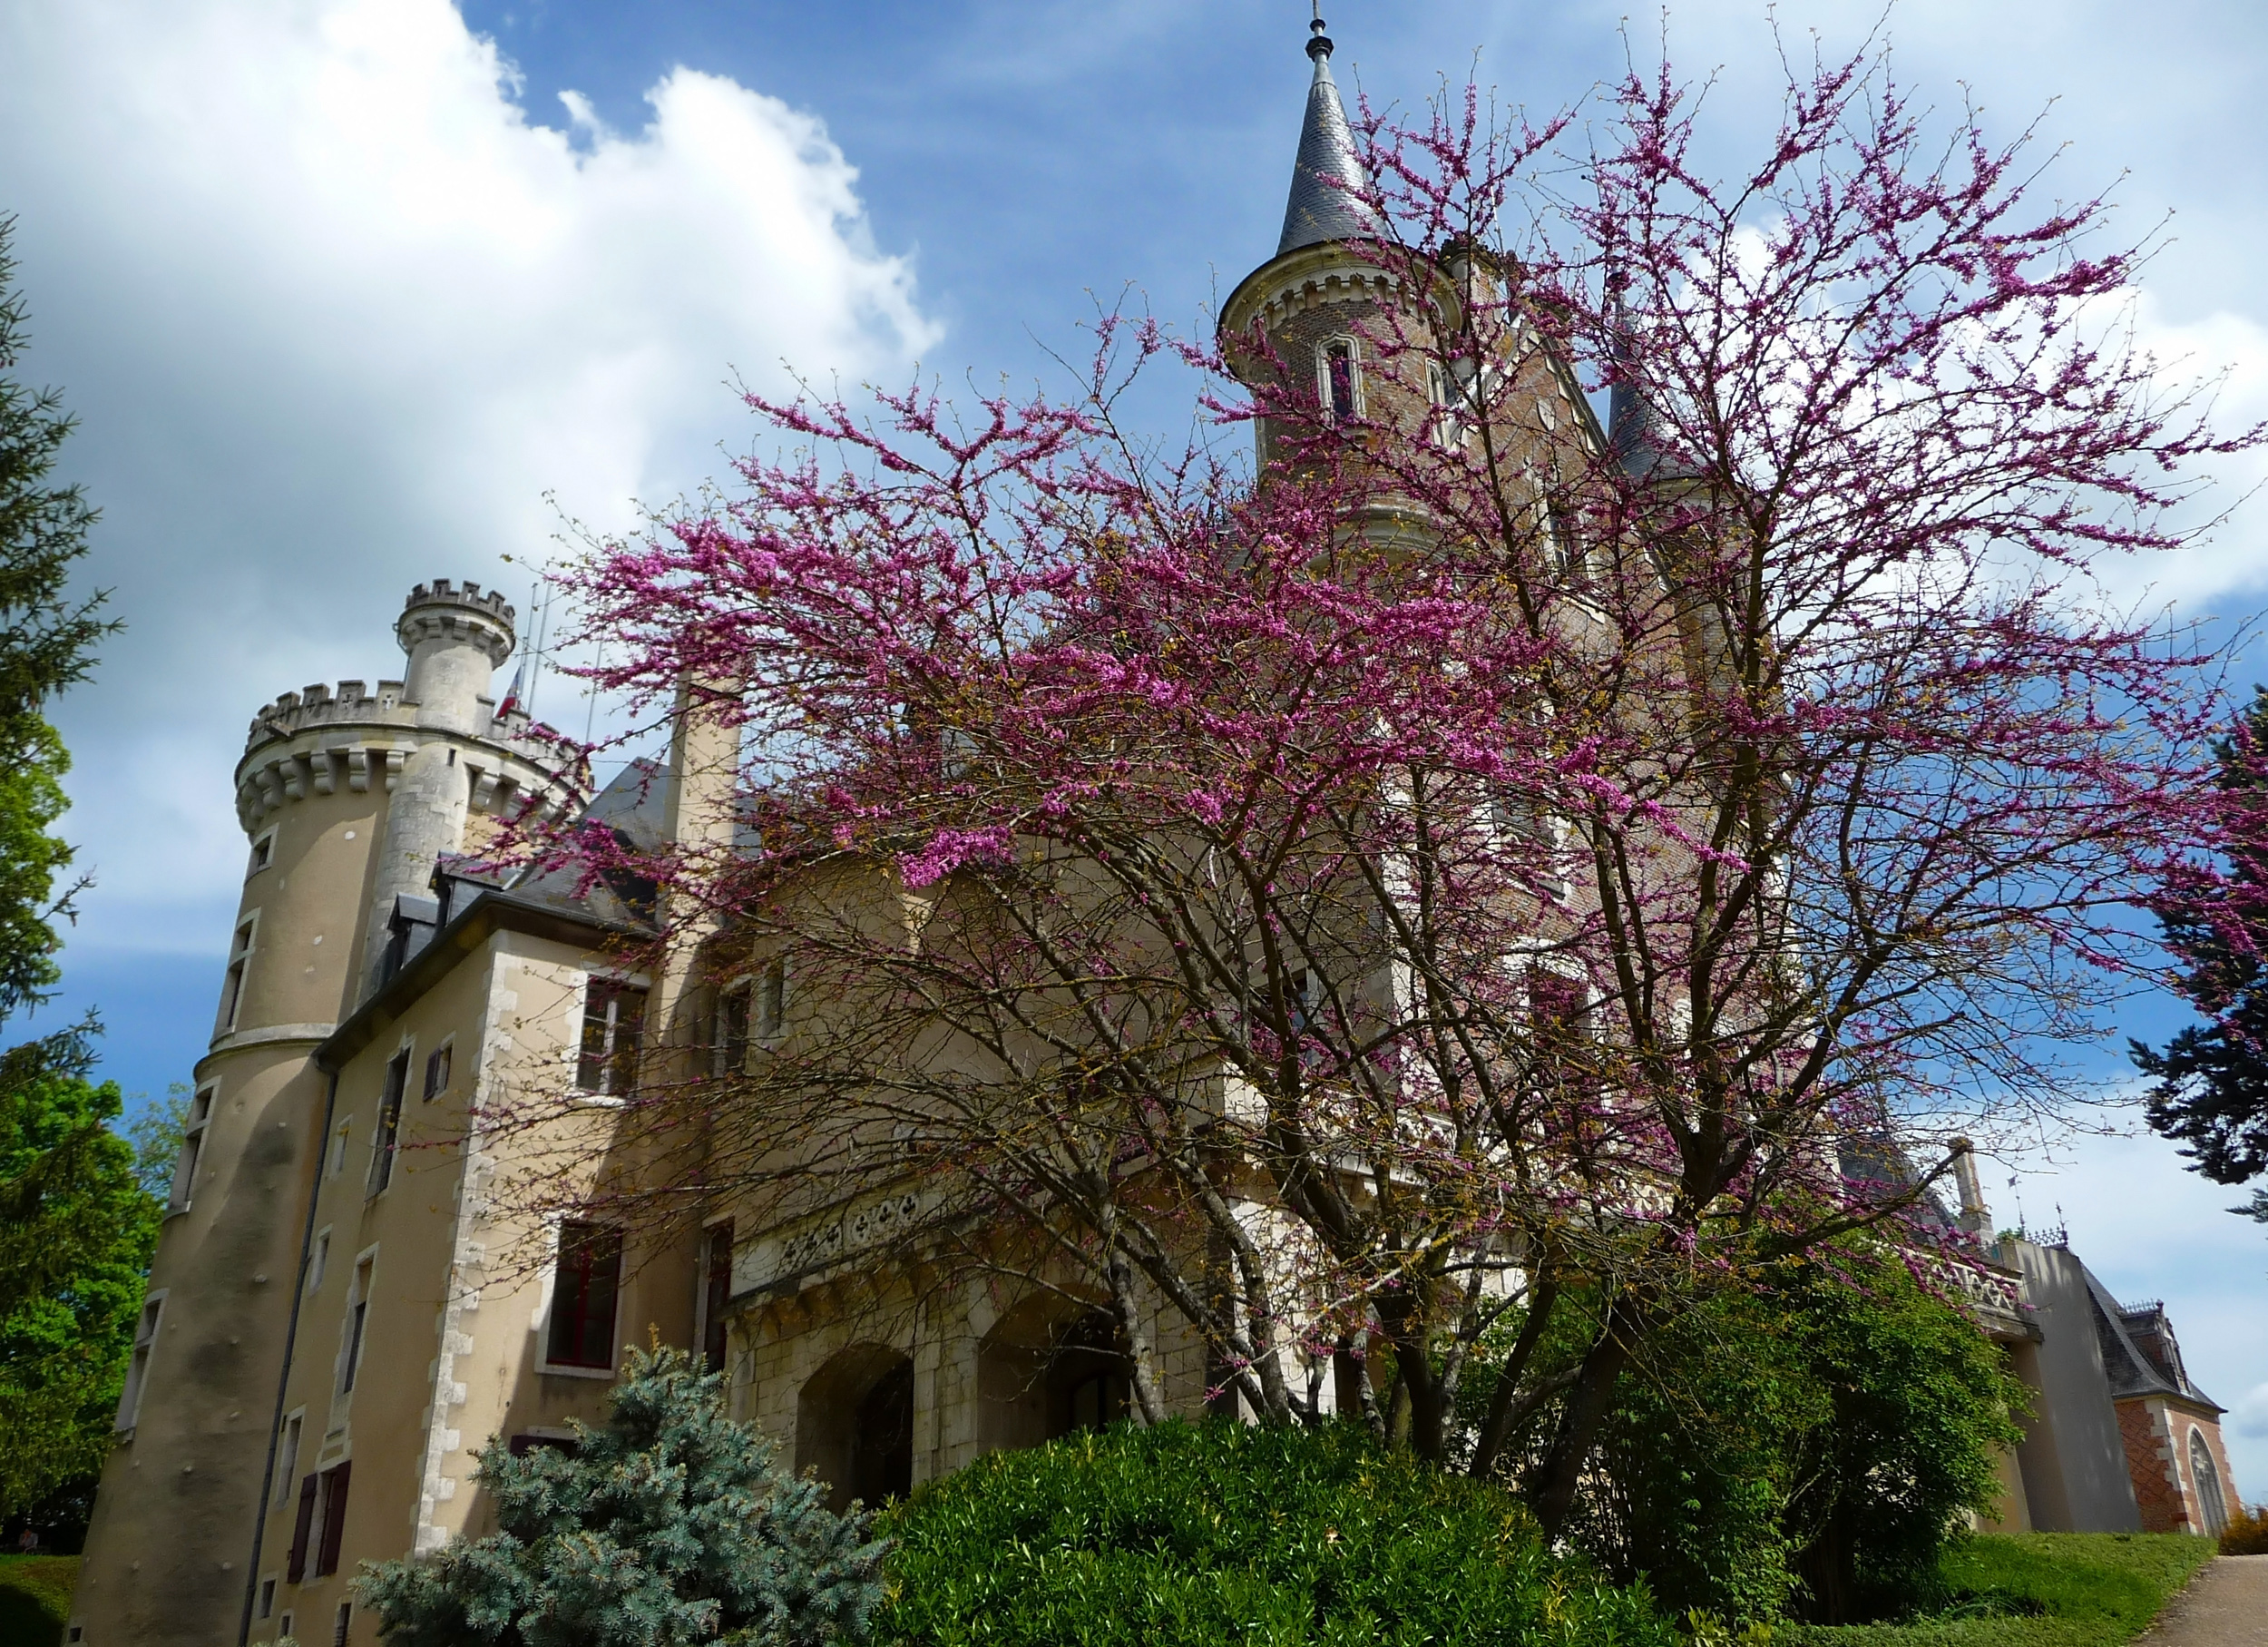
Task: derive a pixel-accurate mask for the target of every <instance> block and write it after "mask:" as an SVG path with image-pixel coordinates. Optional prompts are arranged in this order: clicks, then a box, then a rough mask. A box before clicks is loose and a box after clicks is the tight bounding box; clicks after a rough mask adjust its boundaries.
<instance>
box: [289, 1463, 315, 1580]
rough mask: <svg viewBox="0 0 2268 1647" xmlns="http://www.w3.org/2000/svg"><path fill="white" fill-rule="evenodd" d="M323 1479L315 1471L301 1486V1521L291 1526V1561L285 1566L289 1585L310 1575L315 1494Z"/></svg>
mask: <svg viewBox="0 0 2268 1647" xmlns="http://www.w3.org/2000/svg"><path fill="white" fill-rule="evenodd" d="M320 1480H321V1478H320V1477H319V1476H318V1475H316V1474H315V1472H314V1471H312V1470H310V1471H308V1475H307V1479H306V1480H304V1481H302V1482H300V1484H299V1519H298V1520H297V1521H295V1522H293V1523H292V1524H291V1559H290V1560H289V1561H288V1563H286V1564H285V1566H284V1578H285V1581H286V1582H287V1583H294V1584H296V1583H298V1582H299V1581H300V1580H301V1579H303V1578H305V1577H307V1575H308V1534H309V1533H310V1532H311V1531H313V1530H314V1527H315V1492H316V1487H317V1485H318V1483H319V1481H320Z"/></svg>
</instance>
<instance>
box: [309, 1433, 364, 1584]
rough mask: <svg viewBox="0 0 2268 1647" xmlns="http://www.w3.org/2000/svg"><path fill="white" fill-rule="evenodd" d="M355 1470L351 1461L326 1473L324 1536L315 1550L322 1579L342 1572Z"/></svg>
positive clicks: (333, 1467) (316, 1565)
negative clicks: (340, 1563)
mask: <svg viewBox="0 0 2268 1647" xmlns="http://www.w3.org/2000/svg"><path fill="white" fill-rule="evenodd" d="M353 1467H354V1466H353V1462H352V1460H349V1461H348V1462H347V1463H345V1464H335V1465H333V1466H331V1467H330V1468H329V1469H327V1470H325V1471H324V1472H323V1537H322V1540H321V1542H320V1543H318V1544H317V1545H316V1547H315V1576H316V1577H318V1578H328V1577H329V1576H330V1575H331V1574H332V1573H336V1572H337V1571H338V1546H339V1544H340V1542H341V1541H342V1540H343V1539H344V1537H345V1535H346V1532H347V1472H348V1471H349V1470H350V1469H352V1468H353ZM341 1611H342V1616H343V1612H344V1610H343V1609H342V1610H341Z"/></svg>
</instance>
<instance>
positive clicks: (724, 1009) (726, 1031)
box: [717, 985, 748, 1075]
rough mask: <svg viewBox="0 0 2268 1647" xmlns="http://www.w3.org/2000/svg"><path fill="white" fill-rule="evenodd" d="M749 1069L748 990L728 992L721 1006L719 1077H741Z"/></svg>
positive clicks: (718, 1045) (718, 1036)
mask: <svg viewBox="0 0 2268 1647" xmlns="http://www.w3.org/2000/svg"><path fill="white" fill-rule="evenodd" d="M747 1068H748V988H747V986H746V985H742V986H741V987H740V988H738V989H731V990H727V991H726V992H725V994H724V995H722V996H721V997H719V1000H718V1002H717V1073H719V1074H720V1075H738V1074H739V1073H741V1072H742V1071H744V1070H746V1069H747Z"/></svg>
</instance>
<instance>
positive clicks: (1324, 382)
mask: <svg viewBox="0 0 2268 1647" xmlns="http://www.w3.org/2000/svg"><path fill="white" fill-rule="evenodd" d="M1315 365H1316V379H1317V380H1316V383H1315V393H1316V395H1317V397H1319V398H1320V399H1321V400H1322V402H1323V407H1324V410H1325V412H1327V413H1328V414H1329V415H1330V417H1331V421H1332V422H1334V423H1337V422H1339V421H1340V420H1341V419H1343V418H1350V417H1361V416H1362V415H1363V358H1362V350H1361V348H1359V347H1358V346H1357V344H1356V343H1355V340H1354V338H1330V339H1328V340H1327V341H1325V344H1324V346H1323V352H1322V355H1321V357H1320V358H1318V359H1317V361H1316V363H1315Z"/></svg>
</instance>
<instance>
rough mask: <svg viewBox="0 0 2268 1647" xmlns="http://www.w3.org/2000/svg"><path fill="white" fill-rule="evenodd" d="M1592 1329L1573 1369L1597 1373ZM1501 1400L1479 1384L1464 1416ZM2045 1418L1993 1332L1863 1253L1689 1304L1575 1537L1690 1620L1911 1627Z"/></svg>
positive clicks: (1647, 1368)
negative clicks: (2002, 1458) (2006, 1454)
mask: <svg viewBox="0 0 2268 1647" xmlns="http://www.w3.org/2000/svg"><path fill="white" fill-rule="evenodd" d="M1588 1326H1589V1323H1588V1322H1587V1321H1583V1320H1580V1319H1578V1321H1577V1329H1576V1330H1573V1331H1571V1332H1569V1333H1568V1334H1567V1335H1566V1336H1567V1338H1568V1340H1569V1341H1568V1343H1567V1344H1566V1345H1565V1346H1564V1347H1561V1346H1559V1345H1556V1344H1555V1345H1553V1346H1552V1347H1551V1348H1552V1350H1553V1353H1555V1354H1558V1355H1559V1356H1561V1357H1562V1358H1571V1357H1572V1356H1573V1355H1575V1354H1579V1353H1580V1348H1581V1346H1582V1344H1583V1343H1584V1342H1585V1341H1586V1340H1587V1337H1588V1333H1587V1332H1586V1331H1585V1330H1582V1329H1583V1328H1588ZM1516 1328H1517V1324H1516V1323H1513V1324H1511V1325H1510V1327H1509V1328H1508V1329H1507V1330H1516ZM1489 1387H1490V1371H1489V1369H1488V1368H1486V1367H1485V1366H1483V1367H1476V1368H1473V1369H1472V1370H1471V1372H1469V1373H1468V1375H1467V1378H1466V1385H1465V1387H1461V1388H1460V1390H1459V1392H1458V1400H1459V1405H1460V1407H1461V1410H1464V1411H1466V1412H1468V1413H1470V1412H1473V1411H1477V1409H1478V1407H1479V1406H1480V1405H1482V1404H1484V1403H1485V1401H1486V1399H1487V1394H1488V1390H1489ZM2026 1398H2027V1397H2026V1393H2025V1390H2024V1388H2023V1386H2022V1385H2021V1384H2019V1382H2018V1381H2017V1380H2016V1379H2015V1378H2014V1377H2011V1376H2010V1375H2009V1372H2008V1370H2007V1369H2006V1368H2005V1367H2003V1366H2002V1364H2001V1362H2000V1359H1999V1354H1998V1352H1997V1351H1996V1350H1995V1349H1994V1348H1993V1347H1992V1345H1991V1343H1990V1342H1989V1340H1988V1339H1987V1338H1985V1336H1984V1335H1983V1334H1982V1333H1980V1332H1979V1331H1978V1330H1977V1328H1976V1327H1975V1326H1974V1325H1973V1324H1972V1323H1970V1321H1968V1320H1966V1319H1963V1317H1962V1316H1961V1315H1960V1313H1959V1312H1958V1311H1957V1310H1956V1309H1953V1308H1952V1307H1951V1306H1950V1305H1949V1304H1947V1303H1945V1302H1944V1301H1943V1300H1941V1299H1938V1298H1935V1297H1933V1296H1932V1295H1931V1294H1930V1293H1929V1292H1928V1291H1926V1290H1924V1289H1922V1288H1921V1286H1920V1285H1919V1284H1918V1283H1917V1282H1916V1281H1915V1280H1914V1279H1913V1278H1912V1276H1911V1274H1909V1273H1908V1271H1907V1270H1906V1269H1905V1267H1904V1265H1903V1264H1902V1263H1901V1262H1900V1261H1899V1260H1897V1259H1895V1258H1894V1257H1891V1256H1888V1255H1886V1254H1885V1253H1883V1252H1882V1250H1881V1249H1880V1248H1879V1247H1876V1246H1874V1245H1872V1244H1871V1243H1867V1242H1863V1241H1857V1240H1854V1241H1851V1242H1847V1243H1844V1244H1843V1246H1842V1247H1841V1248H1839V1249H1837V1250H1832V1251H1828V1252H1825V1253H1823V1254H1822V1255H1820V1257H1819V1259H1818V1260H1813V1261H1805V1262H1800V1263H1792V1264H1788V1265H1785V1266H1783V1267H1781V1268H1779V1269H1778V1270H1776V1272H1775V1271H1767V1272H1765V1274H1764V1275H1762V1276H1761V1277H1756V1278H1753V1279H1751V1280H1750V1281H1748V1282H1746V1283H1745V1284H1743V1285H1740V1286H1736V1287H1726V1288H1723V1289H1715V1290H1700V1291H1696V1294H1695V1295H1694V1296H1693V1297H1691V1298H1690V1299H1687V1300H1686V1303H1685V1306H1684V1309H1683V1310H1682V1312H1681V1313H1680V1314H1679V1315H1678V1316H1677V1319H1675V1320H1673V1321H1671V1322H1669V1323H1668V1324H1667V1325H1666V1326H1665V1327H1664V1328H1663V1329H1662V1330H1661V1331H1660V1332H1658V1333H1657V1335H1655V1337H1654V1338H1653V1340H1652V1342H1651V1343H1650V1344H1649V1345H1648V1346H1647V1353H1646V1355H1645V1356H1644V1358H1642V1359H1641V1360H1640V1361H1639V1362H1638V1363H1637V1365H1636V1366H1634V1367H1633V1368H1631V1369H1630V1370H1629V1371H1628V1372H1627V1373H1626V1374H1625V1375H1624V1377H1623V1379H1622V1381H1621V1383H1620V1385H1619V1386H1618V1388H1617V1391H1616V1397H1615V1403H1616V1405H1615V1412H1614V1417H1613V1418H1612V1420H1611V1421H1610V1422H1609V1423H1608V1426H1607V1427H1606V1430H1605V1432H1604V1434H1603V1435H1602V1436H1601V1437H1600V1440H1599V1446H1598V1455H1597V1456H1596V1459H1595V1461H1594V1468H1593V1470H1592V1472H1591V1475H1590V1479H1589V1483H1588V1484H1587V1487H1586V1491H1585V1494H1584V1496H1583V1498H1582V1500H1581V1502H1579V1505H1577V1508H1576V1513H1575V1516H1574V1519H1573V1521H1572V1522H1571V1523H1570V1524H1569V1534H1571V1536H1573V1537H1574V1538H1575V1539H1576V1540H1577V1542H1578V1543H1579V1544H1581V1545H1582V1547H1583V1548H1584V1549H1586V1550H1587V1551H1589V1553H1590V1554H1592V1555H1593V1557H1594V1558H1595V1559H1596V1560H1597V1561H1598V1563H1599V1564H1600V1565H1601V1566H1602V1567H1603V1568H1604V1569H1605V1571H1606V1572H1607V1573H1608V1575H1609V1576H1610V1577H1613V1578H1616V1579H1620V1580H1626V1581H1628V1580H1633V1579H1636V1578H1637V1577H1640V1576H1643V1577H1645V1579H1646V1580H1647V1583H1648V1584H1649V1585H1650V1587H1651V1588H1652V1590H1653V1592H1654V1593H1655V1594H1656V1595H1657V1597H1659V1598H1660V1599H1661V1601H1662V1603H1663V1604H1664V1605H1666V1606H1667V1607H1671V1608H1674V1609H1676V1610H1677V1611H1679V1612H1681V1613H1682V1612H1685V1611H1686V1610H1688V1609H1700V1610H1704V1611H1706V1612H1708V1613H1715V1614H1719V1615H1721V1616H1723V1617H1725V1619H1728V1620H1730V1621H1732V1622H1735V1623H1746V1622H1756V1621H1761V1620H1768V1619H1772V1618H1775V1617H1778V1616H1781V1615H1782V1614H1783V1613H1785V1612H1787V1611H1789V1610H1791V1609H1793V1610H1794V1611H1796V1612H1798V1613H1802V1614H1803V1615H1804V1616H1805V1617H1807V1618H1809V1619H1811V1620H1813V1621H1814V1622H1843V1621H1845V1620H1850V1619H1853V1618H1865V1617H1870V1616H1878V1615H1882V1614H1884V1613H1907V1612H1910V1611H1911V1610H1912V1609H1913V1608H1914V1607H1915V1605H1916V1604H1917V1603H1919V1604H1921V1605H1925V1606H1926V1605H1930V1604H1932V1600H1933V1597H1934V1594H1935V1592H1934V1590H1933V1588H1932V1587H1933V1586H1934V1585H1935V1583H1936V1575H1937V1570H1938V1566H1939V1564H1940V1561H1941V1558H1942V1557H1943V1556H1944V1555H1945V1554H1946V1552H1947V1550H1948V1549H1949V1547H1950V1543H1951V1541H1952V1539H1953V1538H1954V1536H1955V1529H1956V1528H1957V1527H1958V1525H1959V1523H1960V1512H1962V1511H1964V1510H1985V1509H1988V1508H1989V1507H1990V1505H1992V1503H1993V1502H1994V1499H1995V1497H1996V1495H1998V1493H1999V1475H1998V1474H1997V1472H1996V1470H1995V1468H1994V1452H1995V1449H1996V1448H1997V1447H1999V1446H2010V1445H2013V1444H2014V1443H2015V1442H2016V1441H2017V1440H2018V1439H2019V1431H2018V1430H2017V1428H2016V1426H2015V1425H2014V1422H2013V1421H2012V1419H2011V1417H2010V1414H2011V1411H2012V1410H2014V1409H2016V1408H2018V1407H2020V1405H2021V1403H2022V1402H2023V1401H2024V1400H2025V1399H2026ZM1554 1417H1555V1415H1554V1414H1552V1413H1551V1412H1550V1411H1549V1410H1546V1411H1545V1412H1543V1413H1541V1414H1540V1415H1539V1416H1538V1418H1537V1430H1538V1434H1536V1435H1534V1436H1530V1437H1528V1438H1527V1440H1526V1442H1525V1446H1526V1449H1527V1450H1528V1451H1530V1452H1531V1453H1532V1451H1533V1450H1535V1448H1536V1447H1537V1446H1539V1445H1540V1440H1541V1432H1542V1431H1543V1430H1544V1429H1545V1428H1546V1427H1547V1426H1549V1424H1550V1423H1551V1422H1552V1420H1553V1418H1554ZM1514 1450H1515V1452H1516V1453H1517V1452H1519V1451H1520V1450H1521V1449H1520V1448H1518V1447H1516V1448H1515V1449H1514Z"/></svg>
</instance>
